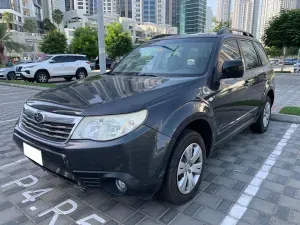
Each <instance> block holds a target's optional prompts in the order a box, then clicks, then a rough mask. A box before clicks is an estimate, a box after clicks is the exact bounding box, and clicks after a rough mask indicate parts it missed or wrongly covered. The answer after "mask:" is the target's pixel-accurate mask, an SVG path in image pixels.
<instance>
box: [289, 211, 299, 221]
mask: <svg viewBox="0 0 300 225" xmlns="http://www.w3.org/2000/svg"><path fill="white" fill-rule="evenodd" d="M299 221H300V212H297V211H295V210H291V211H290V214H289V217H288V222H290V223H296V224H299Z"/></svg>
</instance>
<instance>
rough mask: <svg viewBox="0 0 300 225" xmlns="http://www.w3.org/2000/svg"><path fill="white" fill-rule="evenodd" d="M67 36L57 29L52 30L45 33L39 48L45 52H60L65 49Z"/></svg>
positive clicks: (63, 51)
mask: <svg viewBox="0 0 300 225" xmlns="http://www.w3.org/2000/svg"><path fill="white" fill-rule="evenodd" d="M67 48H68V45H67V38H66V36H65V34H64V33H61V32H59V31H57V30H52V31H50V32H49V33H48V34H46V35H45V37H44V39H43V41H42V43H41V50H42V52H44V53H47V54H60V53H65V52H66V51H67Z"/></svg>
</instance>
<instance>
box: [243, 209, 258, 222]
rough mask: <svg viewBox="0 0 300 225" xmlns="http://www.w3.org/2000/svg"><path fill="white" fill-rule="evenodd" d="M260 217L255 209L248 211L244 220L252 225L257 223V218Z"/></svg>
mask: <svg viewBox="0 0 300 225" xmlns="http://www.w3.org/2000/svg"><path fill="white" fill-rule="evenodd" d="M257 217H258V212H257V211H256V210H253V209H249V208H248V209H247V210H246V212H245V213H244V215H243V217H242V220H244V221H246V222H248V223H250V224H252V223H254V222H255V221H256V218H257Z"/></svg>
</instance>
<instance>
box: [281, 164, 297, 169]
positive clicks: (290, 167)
mask: <svg viewBox="0 0 300 225" xmlns="http://www.w3.org/2000/svg"><path fill="white" fill-rule="evenodd" d="M282 168H283V169H286V170H293V168H294V165H293V164H291V163H284V165H283V166H282Z"/></svg>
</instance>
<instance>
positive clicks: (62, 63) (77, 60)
mask: <svg viewBox="0 0 300 225" xmlns="http://www.w3.org/2000/svg"><path fill="white" fill-rule="evenodd" d="M90 72H91V67H90V64H89V61H88V60H87V58H86V56H85V55H72V54H60V55H49V56H46V57H44V58H43V59H41V60H38V61H37V62H35V63H32V64H30V65H25V66H24V65H21V66H17V69H16V74H17V75H20V77H21V78H23V79H24V80H27V81H36V82H38V83H47V82H48V80H49V79H51V78H54V77H63V78H64V79H65V80H67V81H70V80H72V78H73V77H76V79H82V78H85V77H87V76H88V74H89V73H90Z"/></svg>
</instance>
